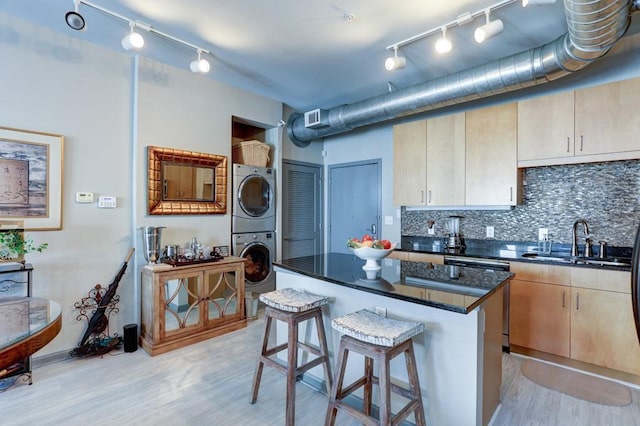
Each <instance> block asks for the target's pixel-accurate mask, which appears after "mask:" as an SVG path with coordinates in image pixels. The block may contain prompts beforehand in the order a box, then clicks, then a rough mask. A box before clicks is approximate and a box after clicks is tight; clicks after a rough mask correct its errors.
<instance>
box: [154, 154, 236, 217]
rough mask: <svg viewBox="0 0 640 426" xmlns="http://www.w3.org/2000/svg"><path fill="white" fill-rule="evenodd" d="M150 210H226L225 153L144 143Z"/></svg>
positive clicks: (174, 212) (168, 212) (224, 211)
mask: <svg viewBox="0 0 640 426" xmlns="http://www.w3.org/2000/svg"><path fill="white" fill-rule="evenodd" d="M147 154H148V159H149V160H148V161H149V167H148V177H149V182H148V188H149V189H148V191H149V201H148V209H149V214H152V215H170V214H175V215H177V214H225V213H227V157H225V156H223V155H215V154H205V153H201V152H191V151H183V150H180V149H172V148H159V147H155V146H149V147H147Z"/></svg>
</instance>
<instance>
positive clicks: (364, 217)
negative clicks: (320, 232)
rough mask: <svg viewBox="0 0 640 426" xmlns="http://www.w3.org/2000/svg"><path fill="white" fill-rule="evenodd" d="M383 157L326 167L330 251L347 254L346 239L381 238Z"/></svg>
mask: <svg viewBox="0 0 640 426" xmlns="http://www.w3.org/2000/svg"><path fill="white" fill-rule="evenodd" d="M381 163H382V160H380V159H377V160H369V161H359V162H356V163H345V164H336V165H332V166H329V247H328V252H330V253H350V251H349V250H348V249H347V240H348V239H349V238H362V236H364V235H365V234H369V235H371V236H372V237H373V238H380V233H379V229H380V216H381V211H382V205H381V198H382V196H381V186H382V182H381V174H382V173H381Z"/></svg>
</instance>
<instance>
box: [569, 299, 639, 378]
mask: <svg viewBox="0 0 640 426" xmlns="http://www.w3.org/2000/svg"><path fill="white" fill-rule="evenodd" d="M571 301H572V308H571V358H572V359H576V360H578V361H584V362H588V363H590V364H595V365H600V366H603V367H607V368H612V369H614V370H620V371H624V372H627V373H632V374H636V375H640V344H638V336H637V335H636V330H635V325H634V320H633V312H632V308H631V295H630V294H628V293H617V292H612V291H602V290H593V289H587V288H572V289H571Z"/></svg>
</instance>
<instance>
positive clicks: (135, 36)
mask: <svg viewBox="0 0 640 426" xmlns="http://www.w3.org/2000/svg"><path fill="white" fill-rule="evenodd" d="M73 4H74V10H73V11H70V12H67V14H66V15H65V21H66V22H67V25H68V26H69V27H70V28H72V29H74V30H77V31H81V30H83V29H84V28H85V21H84V18H83V17H82V15H80V14H79V13H78V7H79V6H80V5H81V4H82V5H84V6H87V7H90V8H92V9H95V10H97V11H99V12H102V13H103V14H105V15H107V16H110V17H112V18H115V19H116V20H118V21H121V22H126V23H128V24H129V30H130V31H129V34H127V35H126V36H125V37H124V38H123V39H122V41H121V44H122V47H123V48H124V49H125V50H138V49H141V48H142V47H143V46H144V37H142V35H141V34H139V33H138V32H136V31H135V29H136V28H138V29H143V30H145V31H148V32H149V33H151V34H155V35H157V36H159V37H162V38H164V39H166V40H170V41H173V42H175V43H178V44H181V45H183V46H186V47H188V48H190V49H193V50H195V51H196V52H198V59H197V60H195V61H192V62H191V63H190V64H189V68H190V69H191V71H193V72H198V73H206V72H209V70H210V69H211V65H210V64H209V61H207V60H206V59H203V58H202V57H201V56H202V54H203V53H206V54H211V52H209V51H208V50H205V49H202V48H200V47H198V46H196V45H195V44H191V43H189V42H187V41H184V40H181V39H179V38H177V37H174V36H172V35H170V34H167V33H164V32H162V31H160V30H157V29H155V28H153V27H151V25H149V24H145V23H144V22H141V21H138V20H133V19H131V18H128V17H126V16H123V15H120V14H119V13H116V12H113V11H111V10H109V9H105V8H104V7H102V6H100V5H98V4H95V3H93V2H91V1H88V0H73ZM403 59H404V58H403Z"/></svg>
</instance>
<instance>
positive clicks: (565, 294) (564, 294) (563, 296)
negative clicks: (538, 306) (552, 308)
mask: <svg viewBox="0 0 640 426" xmlns="http://www.w3.org/2000/svg"><path fill="white" fill-rule="evenodd" d="M566 296H567V292H566V291H564V290H562V309H564V306H565V303H564V299H565V297H566Z"/></svg>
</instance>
